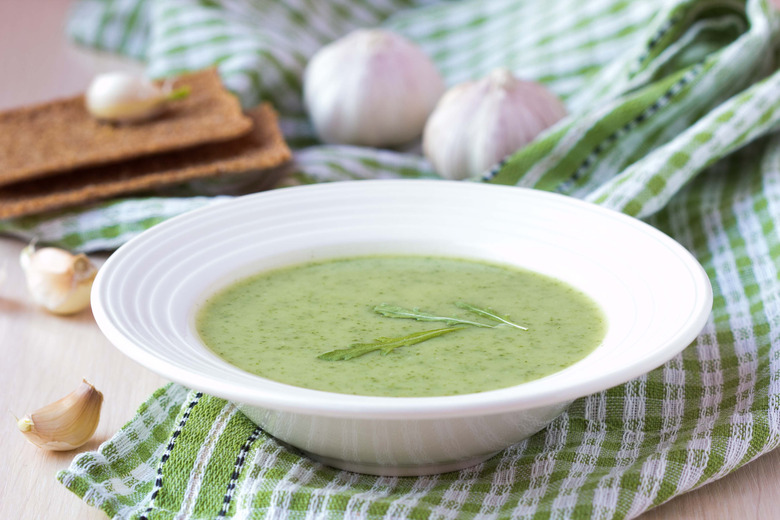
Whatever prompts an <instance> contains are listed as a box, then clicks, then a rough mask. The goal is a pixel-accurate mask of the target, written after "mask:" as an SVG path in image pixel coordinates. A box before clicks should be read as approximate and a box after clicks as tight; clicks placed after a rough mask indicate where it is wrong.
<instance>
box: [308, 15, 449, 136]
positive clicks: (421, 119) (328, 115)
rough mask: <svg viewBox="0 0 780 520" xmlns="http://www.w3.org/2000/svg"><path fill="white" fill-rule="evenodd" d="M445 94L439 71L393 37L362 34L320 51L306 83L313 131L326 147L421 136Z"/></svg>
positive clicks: (386, 33)
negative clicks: (327, 144) (336, 144)
mask: <svg viewBox="0 0 780 520" xmlns="http://www.w3.org/2000/svg"><path fill="white" fill-rule="evenodd" d="M443 92H444V81H443V80H442V78H441V76H440V75H439V72H438V70H437V69H436V66H435V65H434V64H433V62H432V61H431V60H430V58H428V56H426V55H425V53H424V52H423V51H422V50H421V49H420V48H419V47H417V46H416V45H415V44H414V43H412V42H410V41H409V40H407V39H405V38H403V37H402V36H399V35H398V34H395V33H393V32H390V31H385V30H381V29H362V30H357V31H354V32H352V33H350V34H348V35H347V36H345V37H344V38H341V39H340V40H337V41H335V42H333V43H331V44H330V45H327V46H325V47H323V48H322V49H320V50H319V51H318V52H317V53H316V54H315V55H314V56H313V57H312V59H311V61H310V62H309V64H308V66H307V67H306V71H305V73H304V78H303V96H304V102H305V104H306V108H307V110H308V112H309V116H310V117H311V121H312V123H313V125H314V129H315V130H316V132H317V134H318V135H319V136H320V138H321V139H322V140H323V141H325V142H327V143H339V144H353V145H364V146H393V145H399V144H403V143H406V142H409V141H411V140H413V139H415V138H417V137H419V136H420V134H422V130H423V127H424V126H425V121H426V119H427V118H428V115H429V114H430V113H431V111H432V110H433V108H434V106H436V102H437V101H438V99H439V97H441V95H442V93H443Z"/></svg>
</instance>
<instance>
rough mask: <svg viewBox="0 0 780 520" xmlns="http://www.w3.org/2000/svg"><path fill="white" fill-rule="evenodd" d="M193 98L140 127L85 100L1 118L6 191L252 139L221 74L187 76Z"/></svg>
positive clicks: (1, 172) (0, 176)
mask: <svg viewBox="0 0 780 520" xmlns="http://www.w3.org/2000/svg"><path fill="white" fill-rule="evenodd" d="M182 85H187V86H189V87H190V89H191V91H190V94H189V96H188V97H187V98H185V99H183V100H180V101H175V102H172V103H170V105H169V107H168V109H167V110H166V111H165V112H164V113H163V114H161V115H160V116H159V117H157V118H155V119H153V120H150V121H145V122H143V123H139V124H132V125H130V124H128V125H115V124H110V123H104V122H99V121H97V120H96V119H95V118H94V117H92V116H91V115H90V114H89V112H87V110H86V108H85V106H84V96H83V95H80V96H75V97H71V98H67V99H61V100H57V101H51V102H48V103H43V104H40V105H35V106H29V107H24V108H18V109H13V110H8V111H5V112H2V113H0V186H2V185H7V184H12V183H15V182H20V181H26V180H31V179H35V178H40V177H45V176H49V175H56V174H58V173H61V172H65V171H68V170H74V169H76V168H82V167H85V166H95V165H99V164H107V163H115V162H118V161H122V160H125V159H135V158H138V157H141V156H145V155H152V154H159V153H163V152H168V151H170V150H177V149H182V148H188V147H191V146H195V145H199V144H203V143H211V142H216V141H225V140H229V139H234V138H236V137H240V136H242V135H246V134H247V133H248V132H249V131H250V129H251V127H252V122H251V120H250V119H249V118H248V117H246V116H245V115H244V114H243V112H242V110H241V106H240V104H239V102H238V100H237V99H236V97H235V96H234V95H233V94H231V93H230V92H228V91H227V90H226V89H225V88H224V87H223V86H222V82H221V80H220V79H219V75H218V74H217V72H216V70H215V69H207V70H204V71H200V72H196V73H193V74H188V75H183V76H180V77H179V78H177V79H176V80H174V86H177V87H178V86H182Z"/></svg>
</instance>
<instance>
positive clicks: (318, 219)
mask: <svg viewBox="0 0 780 520" xmlns="http://www.w3.org/2000/svg"><path fill="white" fill-rule="evenodd" d="M377 253H405V254H428V255H445V256H455V257H461V258H473V259H483V260H488V261H494V262H499V263H505V264H512V265H517V266H521V267H525V268H528V269H532V270H534V271H537V272H541V273H544V274H547V275H551V276H554V277H556V278H558V279H560V280H563V281H565V282H567V283H569V284H571V285H573V286H575V287H578V288H579V289H580V290H582V291H584V292H585V293H586V294H588V295H590V296H591V297H592V298H593V299H595V300H596V301H597V302H598V303H599V304H600V305H601V307H602V309H603V310H604V312H605V314H606V317H607V321H608V330H607V334H606V337H605V338H604V341H603V342H602V343H601V345H600V346H598V347H597V348H596V349H595V351H594V352H593V353H592V354H590V355H589V356H587V357H586V358H585V359H583V360H582V361H580V362H578V363H576V364H574V365H572V366H570V367H568V368H566V369H564V370H562V371H560V372H557V373H555V374H552V375H550V376H547V377H544V378H542V379H538V380H536V381H532V382H529V383H525V384H522V385H519V386H515V387H511V388H505V389H501V390H495V391H490V392H483V393H477V394H469V395H461V396H452V397H425V398H391V397H366V396H352V395H344V394H335V393H328V392H321V391H315V390H308V389H304V388H297V387H293V386H289V385H285V384H281V383H277V382H274V381H270V380H267V379H264V378H261V377H258V376H255V375H252V374H249V373H247V372H244V371H242V370H240V369H238V368H236V367H234V366H232V365H229V364H228V363H226V362H224V361H222V360H221V359H220V358H218V357H216V356H215V355H214V354H212V353H211V351H210V350H208V349H207V348H206V347H205V346H204V344H203V343H202V342H201V340H200V339H199V337H198V335H197V333H196V331H195V328H194V315H195V312H196V309H197V308H198V306H199V305H200V303H201V302H202V301H203V300H204V298H205V296H206V295H208V294H211V293H213V292H215V291H218V290H219V289H220V288H223V287H225V286H226V285H228V284H230V283H232V282H234V281H236V280H238V279H240V278H242V277H245V276H248V275H250V274H253V273H255V272H258V271H261V270H265V269H269V268H274V267H279V266H282V265H287V264H293V263H301V262H305V261H310V260H319V259H324V258H332V257H338V256H354V255H362V254H377ZM711 305H712V289H711V287H710V283H709V281H708V279H707V276H706V275H705V273H704V270H703V269H702V268H701V266H700V265H699V264H698V263H697V262H696V260H695V259H694V258H693V257H692V256H691V255H690V254H689V253H688V252H687V251H686V250H685V249H684V248H683V247H681V246H680V245H679V244H677V243H676V242H675V241H673V240H672V239H670V238H669V237H667V236H666V235H664V234H663V233H661V232H659V231H657V230H656V229H654V228H652V227H650V226H648V225H646V224H644V223H642V222H641V221H639V220H636V219H633V218H630V217H627V216H625V215H622V214H619V213H616V212H613V211H609V210H605V209H603V208H600V207H598V206H595V205H591V204H587V203H584V202H581V201H578V200H574V199H571V198H568V197H564V196H561V195H555V194H551V193H545V192H540V191H535V190H529V189H523V188H517V187H504V186H491V185H482V184H475V183H468V182H448V181H401V180H391V181H357V182H341V183H333V184H322V185H315V186H304V187H295V188H286V189H283V190H276V191H271V192H264V193H259V194H255V195H250V196H246V197H241V198H238V199H235V200H231V201H228V202H223V203H217V204H214V205H212V206H209V207H207V208H204V209H201V210H197V211H193V212H191V213H188V214H186V215H183V216H180V217H177V218H174V219H171V220H169V221H167V222H164V223H162V224H160V225H158V226H155V227H154V228H152V229H150V230H149V231H147V232H145V233H143V234H142V235H140V236H139V237H137V238H136V239H134V240H132V241H130V242H129V243H128V244H126V245H125V246H123V247H121V248H120V249H119V250H118V251H116V252H115V253H114V254H113V255H111V257H110V258H109V259H108V261H107V262H106V263H105V265H104V266H103V267H102V268H101V270H100V273H99V274H98V277H97V280H96V281H95V285H94V288H93V291H92V307H93V311H94V314H95V318H96V320H97V323H98V325H99V326H100V328H101V329H102V331H103V333H104V334H105V335H106V336H107V337H108V339H109V340H110V341H111V342H112V343H113V344H114V345H116V346H117V347H118V348H119V349H120V350H121V351H123V352H124V353H125V354H126V355H128V356H129V357H130V358H132V359H134V360H135V361H137V362H139V363H141V364H142V365H144V366H146V367H148V368H149V369H150V370H153V371H154V372H157V373H159V374H161V375H162V376H164V377H166V378H168V379H171V380H173V381H176V382H179V383H181V384H183V385H186V386H188V387H191V388H196V389H199V390H202V391H204V392H207V393H210V394H212V395H216V396H220V397H223V398H225V399H229V400H232V401H234V402H236V403H240V406H241V409H242V410H243V411H244V413H245V414H246V415H247V416H249V417H250V418H251V419H252V420H253V421H255V422H256V423H257V424H259V425H260V426H262V427H263V428H264V429H265V430H266V431H267V432H268V433H270V434H271V435H274V436H275V437H277V438H279V439H281V440H283V441H286V442H288V443H289V444H291V445H293V446H296V447H298V448H300V449H301V450H303V451H305V452H307V453H309V454H310V455H311V456H313V457H314V458H316V459H318V460H321V461H323V462H325V463H327V464H330V465H333V466H336V467H339V468H343V469H348V470H354V471H360V472H365V473H373V474H388V475H419V474H428V473H437V472H443V471H450V470H455V469H459V468H463V467H466V466H468V465H471V464H475V463H477V462H480V461H482V460H484V459H486V458H488V457H490V456H491V455H493V454H495V453H496V452H498V451H500V450H502V449H503V448H506V447H508V446H509V445H511V444H513V443H516V442H518V441H520V440H522V439H524V438H525V437H528V436H529V435H531V434H533V433H535V432H537V431H538V430H540V429H542V428H543V427H544V426H545V425H546V424H548V423H549V422H550V421H551V420H552V419H554V418H555V417H556V416H557V415H558V414H560V413H561V412H562V411H563V410H564V409H565V407H566V406H567V405H568V404H569V403H570V402H571V401H572V400H574V399H576V398H578V397H582V396H585V395H588V394H590V393H593V392H598V391H601V390H604V389H607V388H609V387H612V386H615V385H618V384H620V383H623V382H625V381H628V380H629V379H632V378H634V377H637V376H639V375H641V374H643V373H645V372H647V371H649V370H652V369H653V368H656V367H658V366H659V365H661V364H662V363H664V362H665V361H667V360H668V359H670V358H671V357H673V356H674V355H676V354H677V353H678V352H680V351H681V350H682V349H683V348H685V347H686V346H687V345H688V344H689V343H690V342H691V341H693V340H694V338H695V337H696V335H697V334H698V333H699V332H700V330H701V329H702V327H703V326H704V323H705V321H706V319H707V316H708V314H709V311H710V308H711Z"/></svg>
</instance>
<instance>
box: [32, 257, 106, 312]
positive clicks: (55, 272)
mask: <svg viewBox="0 0 780 520" xmlns="http://www.w3.org/2000/svg"><path fill="white" fill-rule="evenodd" d="M19 260H20V263H21V265H22V270H23V271H24V274H25V278H26V280H27V288H28V290H29V292H30V294H31V295H32V297H33V300H35V302H36V303H37V304H38V305H40V306H42V307H44V308H45V309H47V310H48V311H50V312H53V313H54V314H74V313H77V312H80V311H82V310H84V309H86V308H87V307H88V306H89V294H90V290H91V289H92V282H93V281H94V280H95V276H96V275H97V268H96V267H95V266H94V265H93V264H92V262H90V260H89V258H87V257H86V255H84V254H79V255H74V254H72V253H70V252H69V251H65V250H64V249H59V248H56V247H44V248H41V249H36V248H35V244H30V245H28V246H27V247H25V248H24V249H23V250H22V253H21V255H20V258H19Z"/></svg>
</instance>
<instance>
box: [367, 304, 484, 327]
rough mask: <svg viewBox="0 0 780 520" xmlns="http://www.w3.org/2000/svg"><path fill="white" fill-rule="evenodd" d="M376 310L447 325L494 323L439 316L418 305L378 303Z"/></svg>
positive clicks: (384, 313) (386, 314)
mask: <svg viewBox="0 0 780 520" xmlns="http://www.w3.org/2000/svg"><path fill="white" fill-rule="evenodd" d="M374 312H376V313H377V314H381V315H382V316H387V317H388V318H407V319H411V320H417V321H440V322H443V323H446V324H447V325H472V326H474V327H486V328H491V327H492V325H487V324H485V323H479V322H476V321H470V320H463V319H460V318H453V317H450V316H438V315H436V314H431V313H429V312H425V311H421V310H420V309H418V308H416V307H415V308H414V309H405V308H404V307H399V306H397V305H389V304H387V303H383V304H382V305H377V306H376V307H374Z"/></svg>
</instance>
